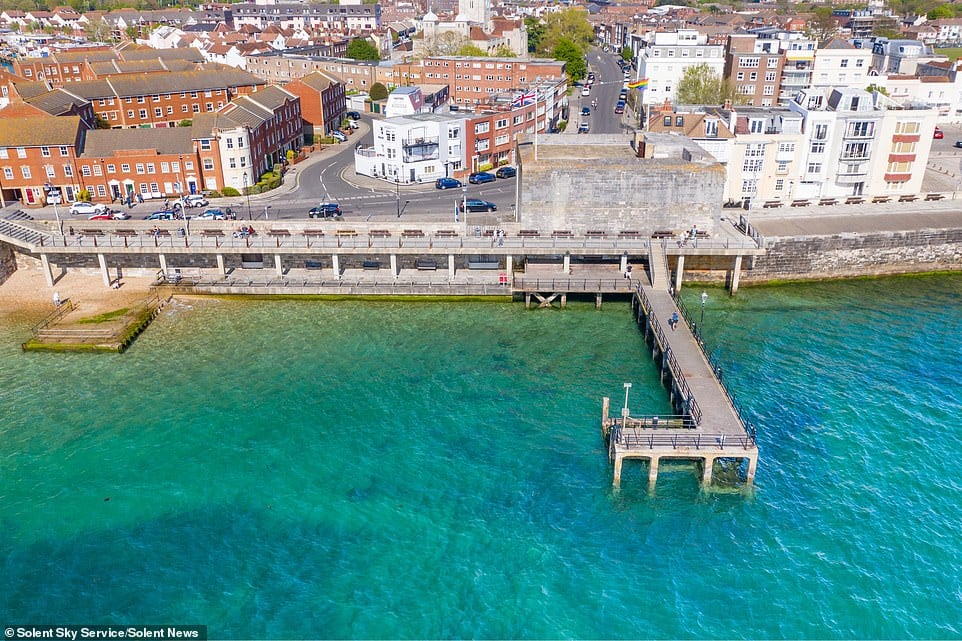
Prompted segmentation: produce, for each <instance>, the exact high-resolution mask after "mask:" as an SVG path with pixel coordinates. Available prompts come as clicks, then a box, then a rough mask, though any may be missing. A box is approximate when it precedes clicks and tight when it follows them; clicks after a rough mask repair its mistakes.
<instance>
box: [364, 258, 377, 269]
mask: <svg viewBox="0 0 962 641" xmlns="http://www.w3.org/2000/svg"><path fill="white" fill-rule="evenodd" d="M361 267H363V268H364V269H367V270H375V269H381V263H379V262H378V261H376V260H365V261H364V262H363V263H361Z"/></svg>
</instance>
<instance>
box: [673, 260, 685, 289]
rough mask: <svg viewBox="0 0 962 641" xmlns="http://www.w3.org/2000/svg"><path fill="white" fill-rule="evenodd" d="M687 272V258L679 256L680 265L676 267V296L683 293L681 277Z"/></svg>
mask: <svg viewBox="0 0 962 641" xmlns="http://www.w3.org/2000/svg"><path fill="white" fill-rule="evenodd" d="M684 271H685V257H684V256H682V255H681V254H679V255H678V264H677V265H676V266H675V296H677V295H678V292H680V291H681V275H682V273H683V272H684Z"/></svg>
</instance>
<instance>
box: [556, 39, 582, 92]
mask: <svg viewBox="0 0 962 641" xmlns="http://www.w3.org/2000/svg"><path fill="white" fill-rule="evenodd" d="M551 56H552V57H553V58H554V59H555V60H563V61H564V63H565V72H567V74H568V78H569V79H570V80H571V82H576V81H578V80H581V79H582V78H584V77H585V76H586V75H587V73H588V66H587V65H586V64H585V59H584V54H582V52H581V49H579V48H578V45H576V44H575V43H574V42H572V41H571V40H568V39H567V38H563V39H561V40H560V41H559V42H558V44H557V45H555V48H554V50H553V51H552V52H551Z"/></svg>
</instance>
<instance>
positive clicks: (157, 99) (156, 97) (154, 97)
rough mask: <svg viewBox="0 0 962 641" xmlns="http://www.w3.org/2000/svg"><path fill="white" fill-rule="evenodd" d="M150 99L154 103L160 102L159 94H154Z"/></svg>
mask: <svg viewBox="0 0 962 641" xmlns="http://www.w3.org/2000/svg"><path fill="white" fill-rule="evenodd" d="M150 99H151V100H153V101H154V102H160V94H156V93H155V94H154V95H153V96H151V97H150Z"/></svg>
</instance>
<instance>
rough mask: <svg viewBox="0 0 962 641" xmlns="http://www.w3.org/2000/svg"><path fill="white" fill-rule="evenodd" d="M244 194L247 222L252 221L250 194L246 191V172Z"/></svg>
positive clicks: (245, 174)
mask: <svg viewBox="0 0 962 641" xmlns="http://www.w3.org/2000/svg"><path fill="white" fill-rule="evenodd" d="M244 193H245V194H247V220H254V216H253V215H252V214H251V192H249V191H248V190H247V172H246V171H245V172H244Z"/></svg>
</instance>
